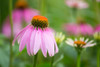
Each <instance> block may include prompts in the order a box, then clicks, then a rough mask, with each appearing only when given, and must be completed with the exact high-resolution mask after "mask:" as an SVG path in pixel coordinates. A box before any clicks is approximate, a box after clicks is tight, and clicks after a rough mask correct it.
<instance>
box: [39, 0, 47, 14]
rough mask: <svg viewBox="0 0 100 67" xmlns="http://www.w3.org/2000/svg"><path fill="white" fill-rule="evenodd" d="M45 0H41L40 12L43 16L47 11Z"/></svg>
mask: <svg viewBox="0 0 100 67" xmlns="http://www.w3.org/2000/svg"><path fill="white" fill-rule="evenodd" d="M45 7H46V6H45V0H41V9H40V14H41V15H42V16H45V13H46V9H45Z"/></svg>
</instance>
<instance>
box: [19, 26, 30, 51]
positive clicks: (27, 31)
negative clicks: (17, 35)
mask: <svg viewBox="0 0 100 67" xmlns="http://www.w3.org/2000/svg"><path fill="white" fill-rule="evenodd" d="M30 28H31V27H30ZM30 28H29V29H27V30H26V32H25V33H24V35H23V37H22V39H21V42H20V45H19V51H22V50H23V48H24V46H25V44H26V43H27V41H28V37H29V35H30V33H31V29H30Z"/></svg>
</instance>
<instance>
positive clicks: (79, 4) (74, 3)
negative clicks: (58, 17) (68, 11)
mask: <svg viewBox="0 0 100 67" xmlns="http://www.w3.org/2000/svg"><path fill="white" fill-rule="evenodd" d="M66 5H68V6H69V7H71V8H79V9H83V8H88V3H86V2H85V1H83V0H66Z"/></svg>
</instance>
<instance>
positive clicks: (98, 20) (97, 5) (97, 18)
mask: <svg viewBox="0 0 100 67" xmlns="http://www.w3.org/2000/svg"><path fill="white" fill-rule="evenodd" d="M93 3H94V9H95V14H96V20H97V23H99V22H100V19H99V18H100V17H99V4H98V2H96V0H94V1H93Z"/></svg>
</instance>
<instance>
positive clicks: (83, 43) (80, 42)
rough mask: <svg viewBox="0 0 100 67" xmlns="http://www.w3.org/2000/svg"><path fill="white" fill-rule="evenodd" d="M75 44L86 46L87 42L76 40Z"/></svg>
mask: <svg viewBox="0 0 100 67" xmlns="http://www.w3.org/2000/svg"><path fill="white" fill-rule="evenodd" d="M74 44H76V45H77V46H84V45H85V44H86V43H85V42H84V41H75V42H74Z"/></svg>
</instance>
